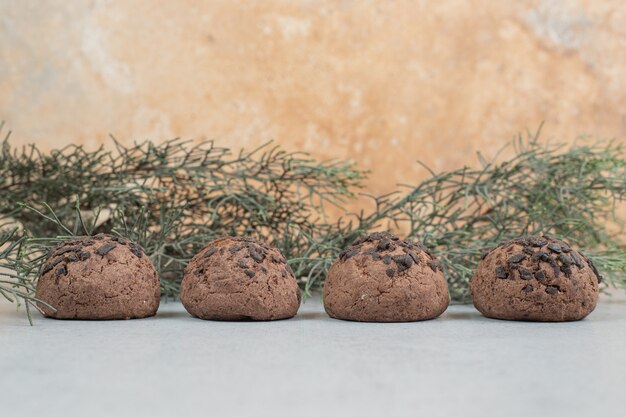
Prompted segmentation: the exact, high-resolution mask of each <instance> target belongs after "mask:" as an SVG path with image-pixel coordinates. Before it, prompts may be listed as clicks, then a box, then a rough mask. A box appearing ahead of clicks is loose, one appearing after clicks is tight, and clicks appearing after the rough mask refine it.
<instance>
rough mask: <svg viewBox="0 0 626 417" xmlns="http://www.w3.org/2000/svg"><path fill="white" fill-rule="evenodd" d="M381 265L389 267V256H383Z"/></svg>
mask: <svg viewBox="0 0 626 417" xmlns="http://www.w3.org/2000/svg"><path fill="white" fill-rule="evenodd" d="M383 263H384V264H385V265H389V264H390V263H391V256H389V255H385V257H384V258H383Z"/></svg>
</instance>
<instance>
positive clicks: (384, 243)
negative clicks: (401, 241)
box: [376, 238, 391, 251]
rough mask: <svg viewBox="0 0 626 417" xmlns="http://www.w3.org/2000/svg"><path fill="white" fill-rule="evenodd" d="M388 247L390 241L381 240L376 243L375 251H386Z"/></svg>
mask: <svg viewBox="0 0 626 417" xmlns="http://www.w3.org/2000/svg"><path fill="white" fill-rule="evenodd" d="M390 247H391V240H389V239H387V238H385V239H382V240H381V241H380V242H378V245H376V249H377V250H379V251H384V250H388V249H389V248H390Z"/></svg>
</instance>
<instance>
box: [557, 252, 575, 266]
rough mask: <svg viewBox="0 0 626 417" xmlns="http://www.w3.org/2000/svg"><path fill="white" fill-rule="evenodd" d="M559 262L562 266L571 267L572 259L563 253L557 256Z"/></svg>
mask: <svg viewBox="0 0 626 417" xmlns="http://www.w3.org/2000/svg"><path fill="white" fill-rule="evenodd" d="M559 260H560V261H561V262H562V263H563V265H571V264H572V263H573V260H572V257H571V256H569V255H566V254H564V253H560V254H559Z"/></svg>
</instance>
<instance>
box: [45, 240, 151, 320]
mask: <svg viewBox="0 0 626 417" xmlns="http://www.w3.org/2000/svg"><path fill="white" fill-rule="evenodd" d="M35 296H36V297H37V298H38V299H40V300H42V301H44V302H46V303H48V304H50V305H51V306H53V307H54V308H55V309H56V311H54V310H52V309H50V308H48V307H46V306H45V305H40V307H41V308H42V311H43V312H44V314H45V315H46V316H48V317H53V318H57V319H81V320H112V319H133V318H143V317H149V316H153V315H154V314H156V311H157V309H158V308H159V302H160V284H159V277H158V275H157V272H156V270H155V269H154V266H153V265H152V263H151V262H150V259H148V257H147V256H145V254H144V253H143V249H141V247H140V246H139V245H137V244H135V243H133V242H130V241H128V240H127V239H123V238H119V237H117V236H110V235H104V234H99V235H96V236H85V237H79V238H75V239H71V240H68V241H65V242H62V243H60V244H58V245H56V246H55V247H54V248H52V250H51V251H50V253H49V254H48V257H47V259H46V260H45V262H44V263H43V265H42V267H41V271H40V274H39V279H38V281H37V288H36V294H35Z"/></svg>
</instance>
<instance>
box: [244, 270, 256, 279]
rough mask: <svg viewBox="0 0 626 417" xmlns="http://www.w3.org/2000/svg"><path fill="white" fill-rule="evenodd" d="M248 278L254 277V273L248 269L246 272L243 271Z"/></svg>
mask: <svg viewBox="0 0 626 417" xmlns="http://www.w3.org/2000/svg"><path fill="white" fill-rule="evenodd" d="M243 272H244V273H245V274H246V275H247V276H248V277H250V278H253V277H254V271H250V270H249V269H246V270H245V271H243Z"/></svg>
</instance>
